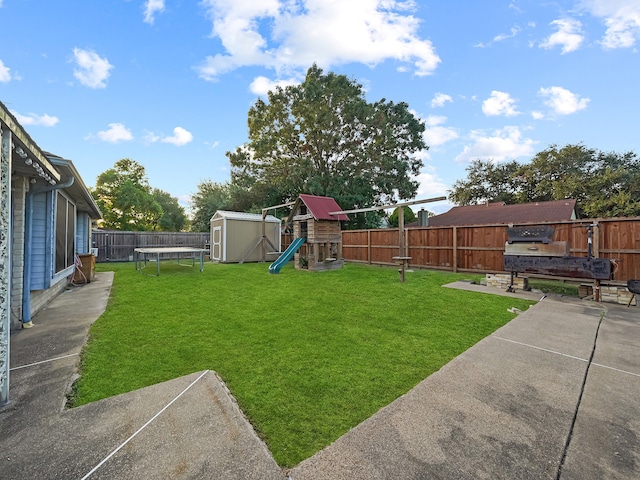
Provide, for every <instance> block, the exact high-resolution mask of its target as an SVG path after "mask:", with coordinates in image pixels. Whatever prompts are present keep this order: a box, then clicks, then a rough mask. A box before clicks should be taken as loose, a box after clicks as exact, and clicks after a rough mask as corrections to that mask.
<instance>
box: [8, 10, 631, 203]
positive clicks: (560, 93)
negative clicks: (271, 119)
mask: <svg viewBox="0 0 640 480" xmlns="http://www.w3.org/2000/svg"><path fill="white" fill-rule="evenodd" d="M0 31H1V32H2V38H3V39H2V42H1V43H0V101H2V102H3V103H4V104H5V105H6V106H7V107H8V108H9V109H10V110H11V111H12V112H13V113H14V115H16V117H17V118H18V120H19V121H20V122H21V123H22V125H23V126H24V127H25V128H26V130H27V131H28V132H29V134H30V135H31V137H32V138H33V139H34V140H35V142H36V143H37V144H38V145H39V146H40V147H41V148H42V149H44V150H47V151H50V152H53V153H55V154H57V155H60V156H63V157H65V158H69V159H71V160H73V162H74V163H75V165H76V167H77V168H78V170H79V171H80V173H81V175H82V177H83V179H84V181H85V183H86V184H87V185H88V186H93V185H95V179H96V177H97V176H98V175H99V174H100V173H101V172H103V171H105V170H107V169H109V168H111V167H112V166H113V165H114V163H115V162H116V161H117V160H119V159H121V158H125V157H128V158H131V159H133V160H136V161H137V162H139V163H140V164H142V165H143V166H144V167H145V169H146V171H147V175H148V178H149V182H150V184H151V186H152V187H156V188H160V189H162V190H165V191H167V192H169V193H170V194H171V195H173V196H175V197H178V198H179V199H180V201H181V202H182V203H183V205H187V204H188V200H189V196H190V195H191V194H192V193H195V192H196V191H197V185H198V183H199V182H201V181H202V180H205V179H210V180H213V181H218V182H223V181H226V180H228V179H229V163H228V160H227V157H226V156H225V152H227V151H229V150H234V149H235V148H236V147H237V146H240V145H242V144H243V143H245V142H246V140H247V111H248V109H249V108H250V106H251V105H252V104H253V103H254V102H255V101H256V99H257V98H258V97H259V96H264V95H265V92H266V91H268V90H269V88H272V87H273V86H274V85H276V84H281V85H286V84H291V83H298V82H300V81H301V80H302V78H303V76H304V73H305V72H306V70H307V69H308V67H309V66H310V65H311V64H312V63H314V62H315V63H317V64H318V65H319V66H320V67H321V68H323V69H324V70H325V71H333V72H336V73H339V74H345V75H347V76H348V77H350V78H351V79H353V80H355V81H357V82H358V83H361V84H362V85H363V86H364V88H365V90H366V95H367V99H368V100H369V101H372V102H373V101H377V100H379V99H381V98H386V99H387V100H393V101H396V102H399V101H404V102H407V103H408V104H409V106H410V108H411V109H412V110H413V111H414V112H415V114H416V115H417V116H419V117H420V118H421V119H423V120H424V121H425V123H426V125H427V130H426V132H425V139H426V141H427V144H429V145H430V146H431V148H430V149H429V150H428V151H425V152H421V154H420V155H421V157H422V159H423V161H424V164H425V166H424V168H423V171H422V174H421V175H420V178H419V180H420V184H421V186H420V190H419V194H418V197H417V198H429V197H433V196H439V195H445V194H446V191H447V189H449V188H450V187H451V185H452V184H453V183H454V182H455V181H456V180H458V179H462V178H465V176H466V172H465V167H466V166H467V165H468V164H469V162H470V161H471V160H473V159H476V158H482V159H492V160H493V161H495V162H500V161H505V160H512V159H517V160H520V161H528V160H530V159H531V157H532V156H533V155H535V153H537V152H539V151H541V150H544V149H545V148H547V147H548V146H549V145H551V144H558V145H561V146H562V145H565V144H568V143H579V142H583V143H584V144H585V145H586V146H588V147H592V148H597V149H599V150H604V151H616V152H626V151H629V150H632V151H635V152H637V153H640V148H639V140H638V139H639V137H640V135H639V134H638V124H639V122H638V116H639V114H640V95H639V94H638V93H639V87H638V86H639V85H640V83H639V80H638V79H640V58H639V55H638V48H639V46H640V0H560V1H545V2H540V1H534V0H485V1H478V0H458V1H455V0H454V1H449V2H443V1H441V0H415V1H412V0H409V1H401V0H399V1H396V0H261V1H255V0H251V1H247V0H203V1H200V2H197V1H193V0H147V1H142V0H110V1H98V0H94V1H91V0H0ZM449 207H450V205H448V204H447V203H446V202H440V203H438V204H432V205H431V206H429V207H428V208H429V209H431V210H433V211H435V212H437V213H441V212H443V211H446V210H447V209H448V208H449Z"/></svg>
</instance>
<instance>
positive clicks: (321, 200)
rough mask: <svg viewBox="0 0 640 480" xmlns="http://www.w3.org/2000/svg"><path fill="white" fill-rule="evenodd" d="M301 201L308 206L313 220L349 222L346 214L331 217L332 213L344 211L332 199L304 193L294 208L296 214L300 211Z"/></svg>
mask: <svg viewBox="0 0 640 480" xmlns="http://www.w3.org/2000/svg"><path fill="white" fill-rule="evenodd" d="M300 201H302V202H303V203H304V204H305V205H306V207H307V209H308V210H309V213H311V214H312V215H313V218H315V219H316V220H344V221H348V220H349V217H347V216H346V215H345V214H344V213H340V214H338V215H330V212H340V211H342V208H340V205H338V203H337V202H336V201H335V200H334V199H333V198H332V197H320V196H317V195H307V194H304V193H303V194H301V195H300V196H299V197H298V199H297V200H296V203H295V205H294V206H293V211H294V212H295V211H296V210H297V209H298V206H299V202H300Z"/></svg>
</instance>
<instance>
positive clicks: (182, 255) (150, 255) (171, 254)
mask: <svg viewBox="0 0 640 480" xmlns="http://www.w3.org/2000/svg"><path fill="white" fill-rule="evenodd" d="M208 251H209V250H207V249H205V248H194V247H145V248H136V249H135V250H134V251H133V252H134V260H135V263H136V270H138V272H140V273H144V272H143V271H142V270H143V269H144V268H145V267H146V266H147V262H150V261H151V262H155V263H156V265H157V270H156V273H155V276H158V275H160V263H161V262H160V260H161V259H162V258H164V259H172V258H177V260H178V265H183V266H185V267H195V265H196V258H199V259H200V271H203V270H204V254H205V253H206V252H208ZM184 259H190V260H191V265H188V264H187V265H185V264H181V263H180V260H184ZM147 275H151V274H150V273H149V274H147Z"/></svg>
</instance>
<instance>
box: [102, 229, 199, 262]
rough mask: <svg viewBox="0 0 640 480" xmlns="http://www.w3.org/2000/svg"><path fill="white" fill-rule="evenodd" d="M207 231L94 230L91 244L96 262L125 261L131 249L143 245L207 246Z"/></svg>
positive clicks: (129, 259) (129, 255)
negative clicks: (95, 251) (95, 254)
mask: <svg viewBox="0 0 640 480" xmlns="http://www.w3.org/2000/svg"><path fill="white" fill-rule="evenodd" d="M209 237H210V235H209V232H121V231H116V230H94V231H93V232H92V235H91V242H92V243H91V244H92V246H93V248H94V249H97V256H96V261H97V262H127V261H132V260H133V251H134V249H136V248H143V247H195V248H209Z"/></svg>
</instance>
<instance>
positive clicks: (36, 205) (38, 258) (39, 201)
mask: <svg viewBox="0 0 640 480" xmlns="http://www.w3.org/2000/svg"><path fill="white" fill-rule="evenodd" d="M32 205H33V214H32V217H31V286H30V288H31V290H43V289H45V288H47V287H48V284H49V282H48V279H47V278H46V277H47V274H46V272H47V268H46V262H47V243H48V242H47V218H48V215H47V212H48V210H47V194H46V193H36V194H34V195H33V203H32Z"/></svg>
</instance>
